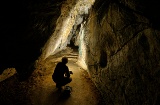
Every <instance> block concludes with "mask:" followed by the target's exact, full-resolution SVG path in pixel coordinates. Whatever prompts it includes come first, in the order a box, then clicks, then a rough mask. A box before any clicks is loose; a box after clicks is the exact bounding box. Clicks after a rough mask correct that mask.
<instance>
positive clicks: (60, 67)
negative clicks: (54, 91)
mask: <svg viewBox="0 0 160 105" xmlns="http://www.w3.org/2000/svg"><path fill="white" fill-rule="evenodd" d="M67 63H68V58H66V57H63V58H62V62H59V63H58V64H57V65H56V67H55V70H54V73H53V75H52V79H53V81H54V82H55V83H56V87H57V88H58V89H60V90H61V89H62V86H65V85H66V84H68V83H70V82H71V81H72V78H71V77H70V73H71V72H70V71H69V69H68V67H67V66H66V64H67Z"/></svg>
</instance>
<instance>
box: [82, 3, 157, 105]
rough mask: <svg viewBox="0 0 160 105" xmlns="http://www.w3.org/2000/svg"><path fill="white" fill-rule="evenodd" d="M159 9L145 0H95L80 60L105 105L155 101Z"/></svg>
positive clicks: (149, 104)
mask: <svg viewBox="0 0 160 105" xmlns="http://www.w3.org/2000/svg"><path fill="white" fill-rule="evenodd" d="M149 4H150V5H154V6H157V7H154V8H149ZM158 8H159V7H158V4H157V3H156V2H151V1H149V0H148V1H144V0H141V1H139V0H136V1H135V0H105V1H103V0H96V2H95V5H94V6H93V9H92V10H91V12H90V16H89V18H88V22H87V24H86V28H85V32H86V33H87V34H86V35H85V40H84V41H85V43H86V49H87V51H86V56H87V59H86V61H85V62H86V63H87V66H88V69H89V73H90V75H91V78H92V80H93V81H94V82H95V84H96V86H97V87H98V88H99V90H100V91H101V93H102V95H103V97H104V99H105V101H106V104H108V105H158V104H159V103H160V101H159V100H160V90H159V87H160V77H159V75H160V55H159V54H160V47H159V46H160V30H159V26H158V25H157V23H158V21H159V20H155V19H158V17H159V16H158V15H159V14H156V9H157V10H158ZM147 11H148V12H147ZM151 11H153V12H151ZM155 21H157V23H156V22H155Z"/></svg>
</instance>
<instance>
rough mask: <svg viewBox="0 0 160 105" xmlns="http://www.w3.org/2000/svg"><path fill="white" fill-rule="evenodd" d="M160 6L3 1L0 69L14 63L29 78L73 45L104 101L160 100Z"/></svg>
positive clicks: (116, 104)
mask: <svg viewBox="0 0 160 105" xmlns="http://www.w3.org/2000/svg"><path fill="white" fill-rule="evenodd" d="M159 9H160V7H159V2H158V1H156V0H153V1H150V0H52V1H49V0H17V1H13V0H7V1H2V2H1V6H0V10H1V17H0V21H1V24H0V26H1V27H0V29H1V31H0V33H1V36H0V48H1V51H0V75H2V74H3V72H4V71H5V70H6V69H8V68H14V69H15V71H16V72H17V74H16V75H17V76H18V79H19V80H20V81H22V82H23V81H27V80H28V78H29V77H30V76H31V75H32V73H33V72H34V70H35V68H36V67H37V65H40V64H41V63H42V62H44V61H45V60H46V59H47V58H48V57H50V56H53V55H56V54H58V53H60V52H63V51H64V50H65V49H66V48H68V47H69V48H71V49H73V50H74V51H76V52H77V53H78V57H77V59H78V63H79V65H80V66H81V67H82V68H83V69H84V70H86V71H87V72H88V73H89V76H90V78H91V80H92V81H93V83H94V84H95V86H96V87H97V88H98V90H99V91H100V93H101V95H102V98H103V100H104V101H105V104H106V105H159V104H160V90H159V87H160V47H159V46H160V26H159V24H160V20H159V19H160V14H158V10H159ZM2 85H3V84H2ZM0 102H1V101H0Z"/></svg>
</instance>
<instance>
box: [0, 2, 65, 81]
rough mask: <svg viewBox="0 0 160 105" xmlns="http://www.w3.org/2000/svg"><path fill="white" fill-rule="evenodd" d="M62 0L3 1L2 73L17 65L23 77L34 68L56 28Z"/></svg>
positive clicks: (1, 26)
mask: <svg viewBox="0 0 160 105" xmlns="http://www.w3.org/2000/svg"><path fill="white" fill-rule="evenodd" d="M62 1H63V0H54V1H49V0H16V1H13V0H7V1H5V0H3V1H1V3H0V5H1V6H0V11H1V17H0V21H1V24H0V29H1V31H0V34H1V36H0V48H1V51H0V73H2V72H3V70H4V69H6V68H15V69H16V71H17V73H18V74H19V75H20V77H22V78H23V77H26V76H27V75H29V74H30V73H31V72H32V71H33V70H34V63H35V61H36V60H37V59H38V57H39V56H40V55H41V53H42V51H41V49H42V47H43V46H44V44H45V43H46V41H47V40H48V38H49V37H50V36H51V34H52V33H53V31H54V28H55V25H56V20H57V18H58V17H59V15H60V8H61V3H62Z"/></svg>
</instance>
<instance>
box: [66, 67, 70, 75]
mask: <svg viewBox="0 0 160 105" xmlns="http://www.w3.org/2000/svg"><path fill="white" fill-rule="evenodd" d="M66 76H67V77H70V73H69V69H68V67H67V66H66Z"/></svg>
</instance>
